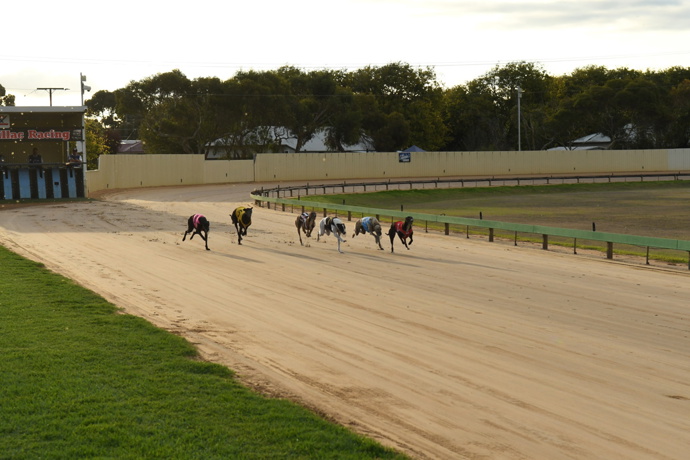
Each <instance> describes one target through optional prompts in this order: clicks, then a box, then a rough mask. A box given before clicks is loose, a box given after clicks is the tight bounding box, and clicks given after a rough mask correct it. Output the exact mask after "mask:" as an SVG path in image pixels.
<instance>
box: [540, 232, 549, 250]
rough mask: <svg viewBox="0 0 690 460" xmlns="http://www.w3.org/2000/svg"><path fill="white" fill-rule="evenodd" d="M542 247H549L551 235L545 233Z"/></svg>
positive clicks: (545, 248) (542, 238)
mask: <svg viewBox="0 0 690 460" xmlns="http://www.w3.org/2000/svg"><path fill="white" fill-rule="evenodd" d="M541 248H542V249H544V250H548V249H549V235H546V234H544V235H542V236H541Z"/></svg>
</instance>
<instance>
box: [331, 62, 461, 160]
mask: <svg viewBox="0 0 690 460" xmlns="http://www.w3.org/2000/svg"><path fill="white" fill-rule="evenodd" d="M344 83H345V84H346V85H347V86H349V87H350V88H351V90H352V92H353V94H354V95H356V96H357V97H358V98H360V97H361V98H363V99H362V101H361V105H362V106H366V107H367V111H366V112H365V111H362V114H363V116H362V120H363V128H364V130H365V131H366V132H367V134H368V135H369V136H371V138H372V140H373V143H374V146H375V147H376V150H381V151H390V150H400V149H403V148H405V147H409V144H410V143H412V144H416V145H420V146H424V148H425V149H426V150H436V149H439V148H441V147H442V146H443V145H444V144H445V143H446V133H447V129H446V126H445V125H444V124H443V116H442V112H441V110H442V109H441V101H442V98H443V90H442V89H441V87H440V85H439V84H438V82H437V81H436V74H435V72H434V71H433V69H431V68H429V67H427V68H425V69H414V68H413V67H412V66H410V65H409V64H403V63H400V62H396V63H391V64H387V65H385V66H382V67H371V66H368V67H364V68H362V69H360V70H357V71H354V72H352V73H350V74H349V75H347V77H346V79H345V82H344ZM365 96H370V98H364V97H365ZM372 98H373V99H372ZM387 123H391V125H390V126H386V124H387ZM398 128H402V131H400V132H399V133H397V134H396V135H393V132H392V131H393V130H395V129H398ZM379 136H382V137H381V138H379ZM394 140H395V143H394V144H391V141H394Z"/></svg>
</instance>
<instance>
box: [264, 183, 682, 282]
mask: <svg viewBox="0 0 690 460" xmlns="http://www.w3.org/2000/svg"><path fill="white" fill-rule="evenodd" d="M645 179H647V180H688V179H690V174H681V173H677V174H664V175H663V176H660V175H659V174H634V175H615V176H614V175H591V176H560V177H555V176H549V177H513V178H503V177H502V178H474V179H467V178H465V179H435V180H433V179H426V180H414V181H410V180H406V181H405V180H403V181H386V182H356V183H355V182H342V183H327V184H319V185H310V184H306V185H301V186H290V187H276V188H271V189H263V188H262V189H259V190H255V191H253V192H252V194H251V198H252V199H253V200H254V201H255V203H256V204H257V206H263V203H266V204H267V206H268V207H269V208H270V205H271V203H273V204H274V208H275V209H277V207H278V205H281V207H282V210H283V211H285V210H286V206H291V207H293V208H294V207H298V208H301V212H304V210H305V208H311V209H321V210H323V215H324V216H326V214H327V212H328V211H329V210H332V211H335V212H336V213H342V214H343V215H347V219H348V220H352V214H353V213H355V214H361V215H362V216H365V215H369V216H376V218H377V219H379V220H380V219H381V216H386V217H390V218H391V219H395V218H404V217H406V216H412V217H413V218H414V219H415V221H416V222H424V223H425V224H424V225H425V227H426V228H428V225H429V223H432V224H439V225H442V226H443V228H444V233H445V234H446V235H449V234H450V228H451V226H456V227H464V228H465V229H466V234H467V238H469V235H470V228H482V229H486V230H487V231H488V239H489V241H490V242H493V241H494V236H495V231H496V230H501V231H504V232H511V233H513V234H514V241H515V245H517V241H518V234H521V233H522V234H534V235H541V241H542V249H545V250H547V249H548V247H549V237H550V236H553V237H562V238H567V239H572V240H573V251H574V252H575V253H576V252H577V242H578V240H580V241H597V242H601V243H606V257H607V258H608V259H613V253H614V251H613V247H614V244H622V245H632V246H638V247H643V248H646V249H647V260H646V263H647V264H649V248H656V249H669V250H675V251H685V252H686V253H687V255H688V269H690V241H686V240H674V239H669V238H655V237H646V236H637V235H626V234H619V233H607V232H598V231H596V230H594V229H593V230H591V231H589V230H575V229H567V228H558V227H548V226H543V225H531V224H518V223H509V222H500V221H494V220H484V219H473V218H467V217H453V216H445V215H435V214H424V213H413V212H407V211H404V210H403V209H401V210H400V211H397V210H390V209H377V208H366V207H360V206H349V205H345V204H334V203H321V202H318V201H311V200H306V199H304V198H303V197H302V194H301V193H295V192H302V191H304V195H306V196H309V195H310V193H311V194H312V195H315V194H318V192H322V193H323V194H326V193H327V190H330V191H331V193H335V192H342V193H345V192H346V190H352V192H353V193H356V192H360V191H376V190H381V189H385V190H390V189H395V190H401V189H407V188H409V189H413V188H420V187H424V186H427V185H428V186H432V187H439V186H446V187H451V186H452V184H458V183H459V184H461V186H480V185H479V184H488V185H506V184H510V183H513V184H553V183H581V182H585V181H586V182H589V183H592V182H597V181H599V182H601V181H610V182H612V181H631V180H636V181H644V180H645ZM281 196H282V197H281ZM288 196H289V198H287V197H288ZM295 196H297V198H296V199H295Z"/></svg>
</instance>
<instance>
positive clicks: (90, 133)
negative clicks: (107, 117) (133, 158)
mask: <svg viewBox="0 0 690 460" xmlns="http://www.w3.org/2000/svg"><path fill="white" fill-rule="evenodd" d="M84 125H85V138H86V158H85V160H86V167H87V169H98V157H99V156H101V155H107V154H111V153H115V152H114V151H113V137H112V136H113V135H112V131H110V130H108V129H107V128H106V127H104V126H103V125H102V124H101V123H100V122H99V121H98V120H95V119H92V118H87V119H86V120H85V121H84ZM117 143H118V144H119V140H118V141H117ZM115 148H117V147H116V146H115Z"/></svg>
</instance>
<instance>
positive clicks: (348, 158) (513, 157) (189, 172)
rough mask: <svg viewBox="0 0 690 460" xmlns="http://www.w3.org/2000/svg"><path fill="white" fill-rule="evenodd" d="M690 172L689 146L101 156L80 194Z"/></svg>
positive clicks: (88, 173) (89, 173)
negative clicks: (403, 159) (404, 154)
mask: <svg viewBox="0 0 690 460" xmlns="http://www.w3.org/2000/svg"><path fill="white" fill-rule="evenodd" d="M689 170H690V149H674V150H583V151H544V150H539V151H523V152H413V153H411V161H410V162H409V163H400V162H399V155H398V154H397V153H394V152H393V153H391V152H389V153H327V154H321V153H286V154H259V155H257V156H256V159H255V160H206V159H205V158H204V157H203V155H104V156H101V157H100V159H99V169H98V170H95V171H88V172H87V194H88V193H89V192H95V191H98V190H104V189H118V188H132V187H154V186H164V185H185V184H186V185H189V184H218V183H233V182H280V181H317V180H326V179H343V180H348V179H386V178H391V179H396V178H406V177H451V176H494V175H496V176H498V175H506V174H507V175H534V174H572V173H576V174H577V173H582V174H585V173H621V172H668V171H689ZM87 196H88V195H87Z"/></svg>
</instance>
